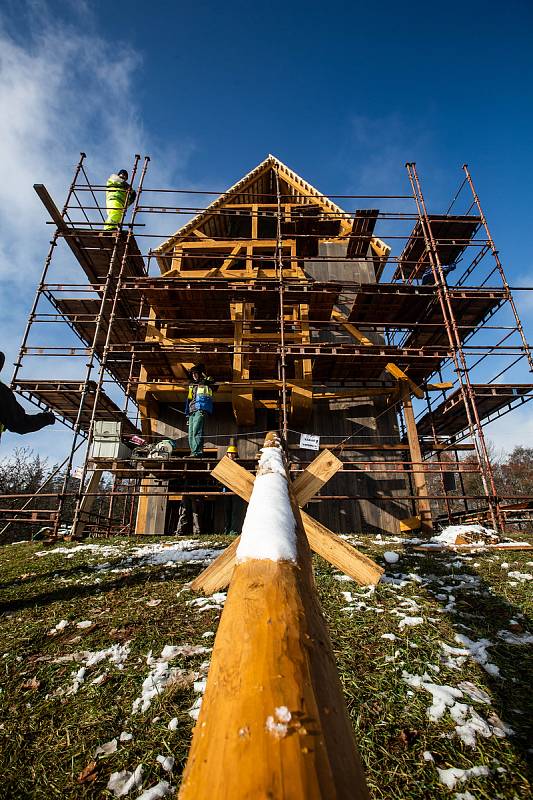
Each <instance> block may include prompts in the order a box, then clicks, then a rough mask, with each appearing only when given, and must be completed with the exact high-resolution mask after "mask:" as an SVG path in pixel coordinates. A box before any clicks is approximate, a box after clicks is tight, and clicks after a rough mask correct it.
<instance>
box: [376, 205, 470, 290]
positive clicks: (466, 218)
mask: <svg viewBox="0 0 533 800" xmlns="http://www.w3.org/2000/svg"><path fill="white" fill-rule="evenodd" d="M428 220H429V226H430V229H431V233H432V235H433V238H434V240H435V244H436V253H437V256H438V259H439V261H440V263H441V265H442V266H448V265H450V264H454V263H455V262H456V261H457V259H458V258H459V256H461V255H462V254H463V253H464V251H465V249H466V248H467V247H468V245H469V244H470V242H471V241H472V239H473V237H474V236H475V234H476V232H477V230H478V229H479V226H480V225H481V217H479V216H471V215H466V214H464V215H453V216H452V215H447V216H443V215H442V214H428ZM429 264H430V261H429V256H428V252H427V248H426V241H425V238H424V228H423V225H422V222H421V220H417V222H416V224H415V226H414V228H413V231H412V233H411V235H410V237H409V239H408V240H407V243H406V245H405V247H404V249H403V251H402V253H401V255H400V257H399V259H398V267H397V269H396V271H395V273H394V275H393V278H392V279H393V280H401V279H404V280H405V279H406V278H416V277H419V276H420V274H421V273H422V272H423V270H424V269H425V268H426V267H427V266H429Z"/></svg>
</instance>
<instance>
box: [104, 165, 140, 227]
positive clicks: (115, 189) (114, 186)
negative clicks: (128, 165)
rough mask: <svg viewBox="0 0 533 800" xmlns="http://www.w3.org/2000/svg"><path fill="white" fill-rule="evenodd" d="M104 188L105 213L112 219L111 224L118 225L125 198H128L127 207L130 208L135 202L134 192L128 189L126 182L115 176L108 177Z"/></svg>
mask: <svg viewBox="0 0 533 800" xmlns="http://www.w3.org/2000/svg"><path fill="white" fill-rule="evenodd" d="M106 187H107V189H106V193H105V202H106V207H107V213H108V215H109V216H110V217H111V218H112V219H113V222H117V223H118V222H120V217H121V216H122V211H123V209H124V207H125V206H126V197H128V206H131V204H132V203H133V201H134V200H135V196H136V192H135V190H134V189H131V188H130V185H129V183H128V181H126V180H124V178H121V177H120V176H119V175H115V174H113V175H110V176H109V178H108V179H107V184H106ZM128 190H129V196H128Z"/></svg>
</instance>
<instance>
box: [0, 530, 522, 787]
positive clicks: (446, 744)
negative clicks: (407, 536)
mask: <svg viewBox="0 0 533 800" xmlns="http://www.w3.org/2000/svg"><path fill="white" fill-rule="evenodd" d="M229 541H230V540H229V539H225V538H224V537H202V539H201V541H200V540H198V539H197V540H178V539H172V540H170V539H169V540H168V541H167V542H165V543H164V544H163V543H162V542H161V540H158V541H157V542H156V541H155V540H154V541H152V540H146V539H143V540H142V543H139V542H138V541H131V540H125V539H122V540H116V539H113V540H105V541H104V540H101V539H99V540H94V541H92V542H91V541H88V542H84V543H83V545H81V546H80V545H79V544H66V545H61V546H60V547H58V546H52V547H48V548H46V547H44V546H43V545H40V544H33V543H19V544H15V545H10V546H5V547H2V548H1V551H0V564H1V568H2V570H1V579H0V581H1V582H0V588H1V596H0V611H1V616H0V660H1V667H2V680H1V694H0V703H1V710H2V714H1V723H0V726H1V730H0V733H1V736H2V751H1V752H2V764H1V780H0V796H1V797H2V798H10V800H15V798H56V797H61V798H97V797H98V798H101V797H107V796H109V797H114V796H115V794H114V792H113V791H112V789H108V788H107V786H108V783H109V780H110V777H111V775H112V774H113V773H120V772H121V771H127V772H129V773H132V775H133V778H132V779H131V780H130V784H134V785H133V786H132V788H131V791H130V792H129V794H128V795H127V796H128V797H131V798H137V797H138V796H139V795H140V794H141V792H142V791H143V790H146V789H147V788H149V787H152V786H154V785H156V784H159V785H160V791H161V792H163V791H167V792H168V793H169V796H171V795H170V791H171V789H170V787H177V786H179V781H180V774H181V771H182V769H183V766H184V763H185V760H186V756H187V751H188V747H189V743H190V738H191V731H192V728H193V725H194V719H193V718H192V716H191V713H190V711H191V709H192V708H193V707H194V706H195V703H196V706H197V705H198V700H199V698H200V697H201V690H202V685H203V684H202V681H203V680H204V678H205V674H206V671H207V667H208V662H209V658H210V649H211V647H212V644H213V639H214V636H213V635H214V634H215V633H216V629H217V625H218V620H219V617H220V613H221V609H222V607H223V602H224V595H223V594H220V595H216V596H215V597H214V598H211V599H210V598H206V599H201V598H199V597H198V596H197V595H195V594H193V593H192V592H190V591H189V590H188V589H187V588H186V584H187V582H188V581H190V580H191V578H192V577H194V576H195V575H196V574H198V572H199V571H200V570H201V569H202V567H203V565H204V564H205V563H207V561H208V560H209V559H211V558H212V557H213V555H214V554H215V552H216V551H217V550H219V549H221V548H222V547H224V546H225V545H226V544H228V543H229ZM353 541H354V542H357V543H358V546H359V547H360V549H362V550H363V551H364V552H366V553H367V554H369V555H371V556H372V557H375V558H376V559H377V560H378V561H379V562H380V563H384V559H383V554H384V551H385V550H393V549H394V548H396V552H397V553H398V554H399V555H400V559H399V561H398V562H397V563H395V564H392V565H391V564H387V565H386V566H387V571H386V577H385V581H384V582H383V583H381V584H380V585H379V586H378V587H376V588H375V589H374V588H373V587H370V588H365V589H362V588H359V587H357V585H356V584H354V583H353V582H352V581H349V580H344V579H343V576H341V575H339V573H337V572H335V570H333V569H332V568H331V567H330V566H329V565H327V564H326V563H325V562H323V561H321V560H320V559H316V562H315V573H316V578H317V585H318V589H319V593H320V600H321V603H322V607H323V610H324V614H325V616H326V619H327V621H328V625H329V629H330V632H331V636H332V640H333V644H334V649H335V653H336V657H337V663H338V667H339V672H340V674H341V678H342V682H343V685H344V690H345V696H346V701H347V704H348V707H349V710H350V714H351V716H352V719H353V724H354V729H355V732H356V737H357V740H358V743H359V748H360V751H361V755H362V758H363V761H364V765H365V769H366V773H367V777H368V782H369V785H370V789H371V794H372V796H373V797H374V798H391V799H392V798H398V800H400V799H401V800H404V799H405V798H408V799H409V800H422V799H423V798H424V799H425V798H457V799H458V800H471V798H486V799H487V800H488V799H489V798H491V800H492V798H506V799H507V798H508V799H509V800H511V798H528V797H531V796H532V791H531V784H530V782H529V779H528V766H527V761H528V759H529V760H530V761H531V756H532V750H531V748H532V741H533V739H532V736H531V719H532V705H533V693H532V691H531V675H532V672H531V667H532V664H533V644H532V643H533V636H532V635H531V634H532V633H533V624H532V623H531V619H530V616H531V605H532V580H531V578H532V577H533V569H532V567H533V553H531V552H527V551H526V552H518V551H513V552H506V553H501V552H498V553H496V552H494V551H483V552H478V553H475V554H473V555H469V556H466V555H461V556H457V555H454V554H452V553H439V554H430V555H427V554H425V553H424V554H422V553H417V552H414V551H410V552H407V551H404V548H403V546H402V544H401V543H400V542H399V541H398V540H393V541H392V542H391V540H388V542H387V545H386V547H385V542H380V541H379V540H377V539H373V538H371V537H359V538H358V539H357V540H356V539H355V538H354V539H353ZM67 623H68V624H67ZM80 623H83V624H80ZM243 624H245V621H244V620H243ZM143 684H144V690H143ZM154 684H155V688H154ZM443 687H446V688H443ZM150 690H151V691H150ZM193 713H194V711H193ZM169 726H170V727H169ZM121 734H122V740H121ZM114 740H117V741H116V742H114ZM108 743H110V744H108ZM105 744H107V747H106V748H104V750H108V751H111V752H108V753H107V754H106V752H103V753H100V754H98V755H96V754H95V753H96V750H97V748H98V747H101V746H102V745H105ZM115 747H116V749H115ZM158 756H162V757H164V758H160V759H159V761H158V758H157V757H158ZM165 759H170V760H166V761H165ZM172 759H174V764H173V769H172V770H169V769H168V768H169V767H170V766H171V765H172ZM161 761H163V762H164V764H162V763H161ZM139 767H140V768H139ZM472 768H474V769H473V770H472ZM454 769H455V770H456V771H454ZM80 776H81V779H80ZM126 778H127V775H122V776H119V778H117V779H115V780H120V779H122V783H124V780H125V779H126ZM163 782H166V783H163ZM113 785H117V784H116V783H115V784H113V782H112V786H113ZM115 791H118V789H116V790H115ZM159 796H162V795H159Z"/></svg>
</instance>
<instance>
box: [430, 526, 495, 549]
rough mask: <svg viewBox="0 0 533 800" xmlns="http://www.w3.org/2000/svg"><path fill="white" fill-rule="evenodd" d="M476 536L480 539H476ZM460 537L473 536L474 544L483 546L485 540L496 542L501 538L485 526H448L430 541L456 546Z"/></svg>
mask: <svg viewBox="0 0 533 800" xmlns="http://www.w3.org/2000/svg"><path fill="white" fill-rule="evenodd" d="M476 534H477V535H478V537H479V538H478V539H476V538H474V537H475V535H476ZM458 536H467V537H470V536H471V537H472V543H473V544H479V545H481V546H482V545H484V544H485V538H489V539H494V541H495V542H497V541H498V538H499V537H498V535H497V534H496V533H495V531H493V530H492V528H485V527H483V525H448V526H447V527H446V528H444V529H443V530H442V531H441V532H440V533H439V534H437V535H436V536H432V537H431V539H430V541H431V542H435V543H437V544H455V540H456V539H457V537H458ZM483 537H485V538H483Z"/></svg>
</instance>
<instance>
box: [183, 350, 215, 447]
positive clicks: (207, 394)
mask: <svg viewBox="0 0 533 800" xmlns="http://www.w3.org/2000/svg"><path fill="white" fill-rule="evenodd" d="M187 376H188V378H189V379H190V381H191V382H190V384H189V391H188V394H187V402H186V403H185V414H186V416H187V424H188V426H189V447H190V448H191V456H193V457H199V458H202V456H203V455H204V421H205V417H206V416H207V414H212V413H213V392H215V391H216V386H215V382H214V379H213V378H209V377H208V376H207V375H206V374H205V367H204V365H203V364H195V365H194V367H193V368H192V369H191V371H190V372H188V371H187Z"/></svg>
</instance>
